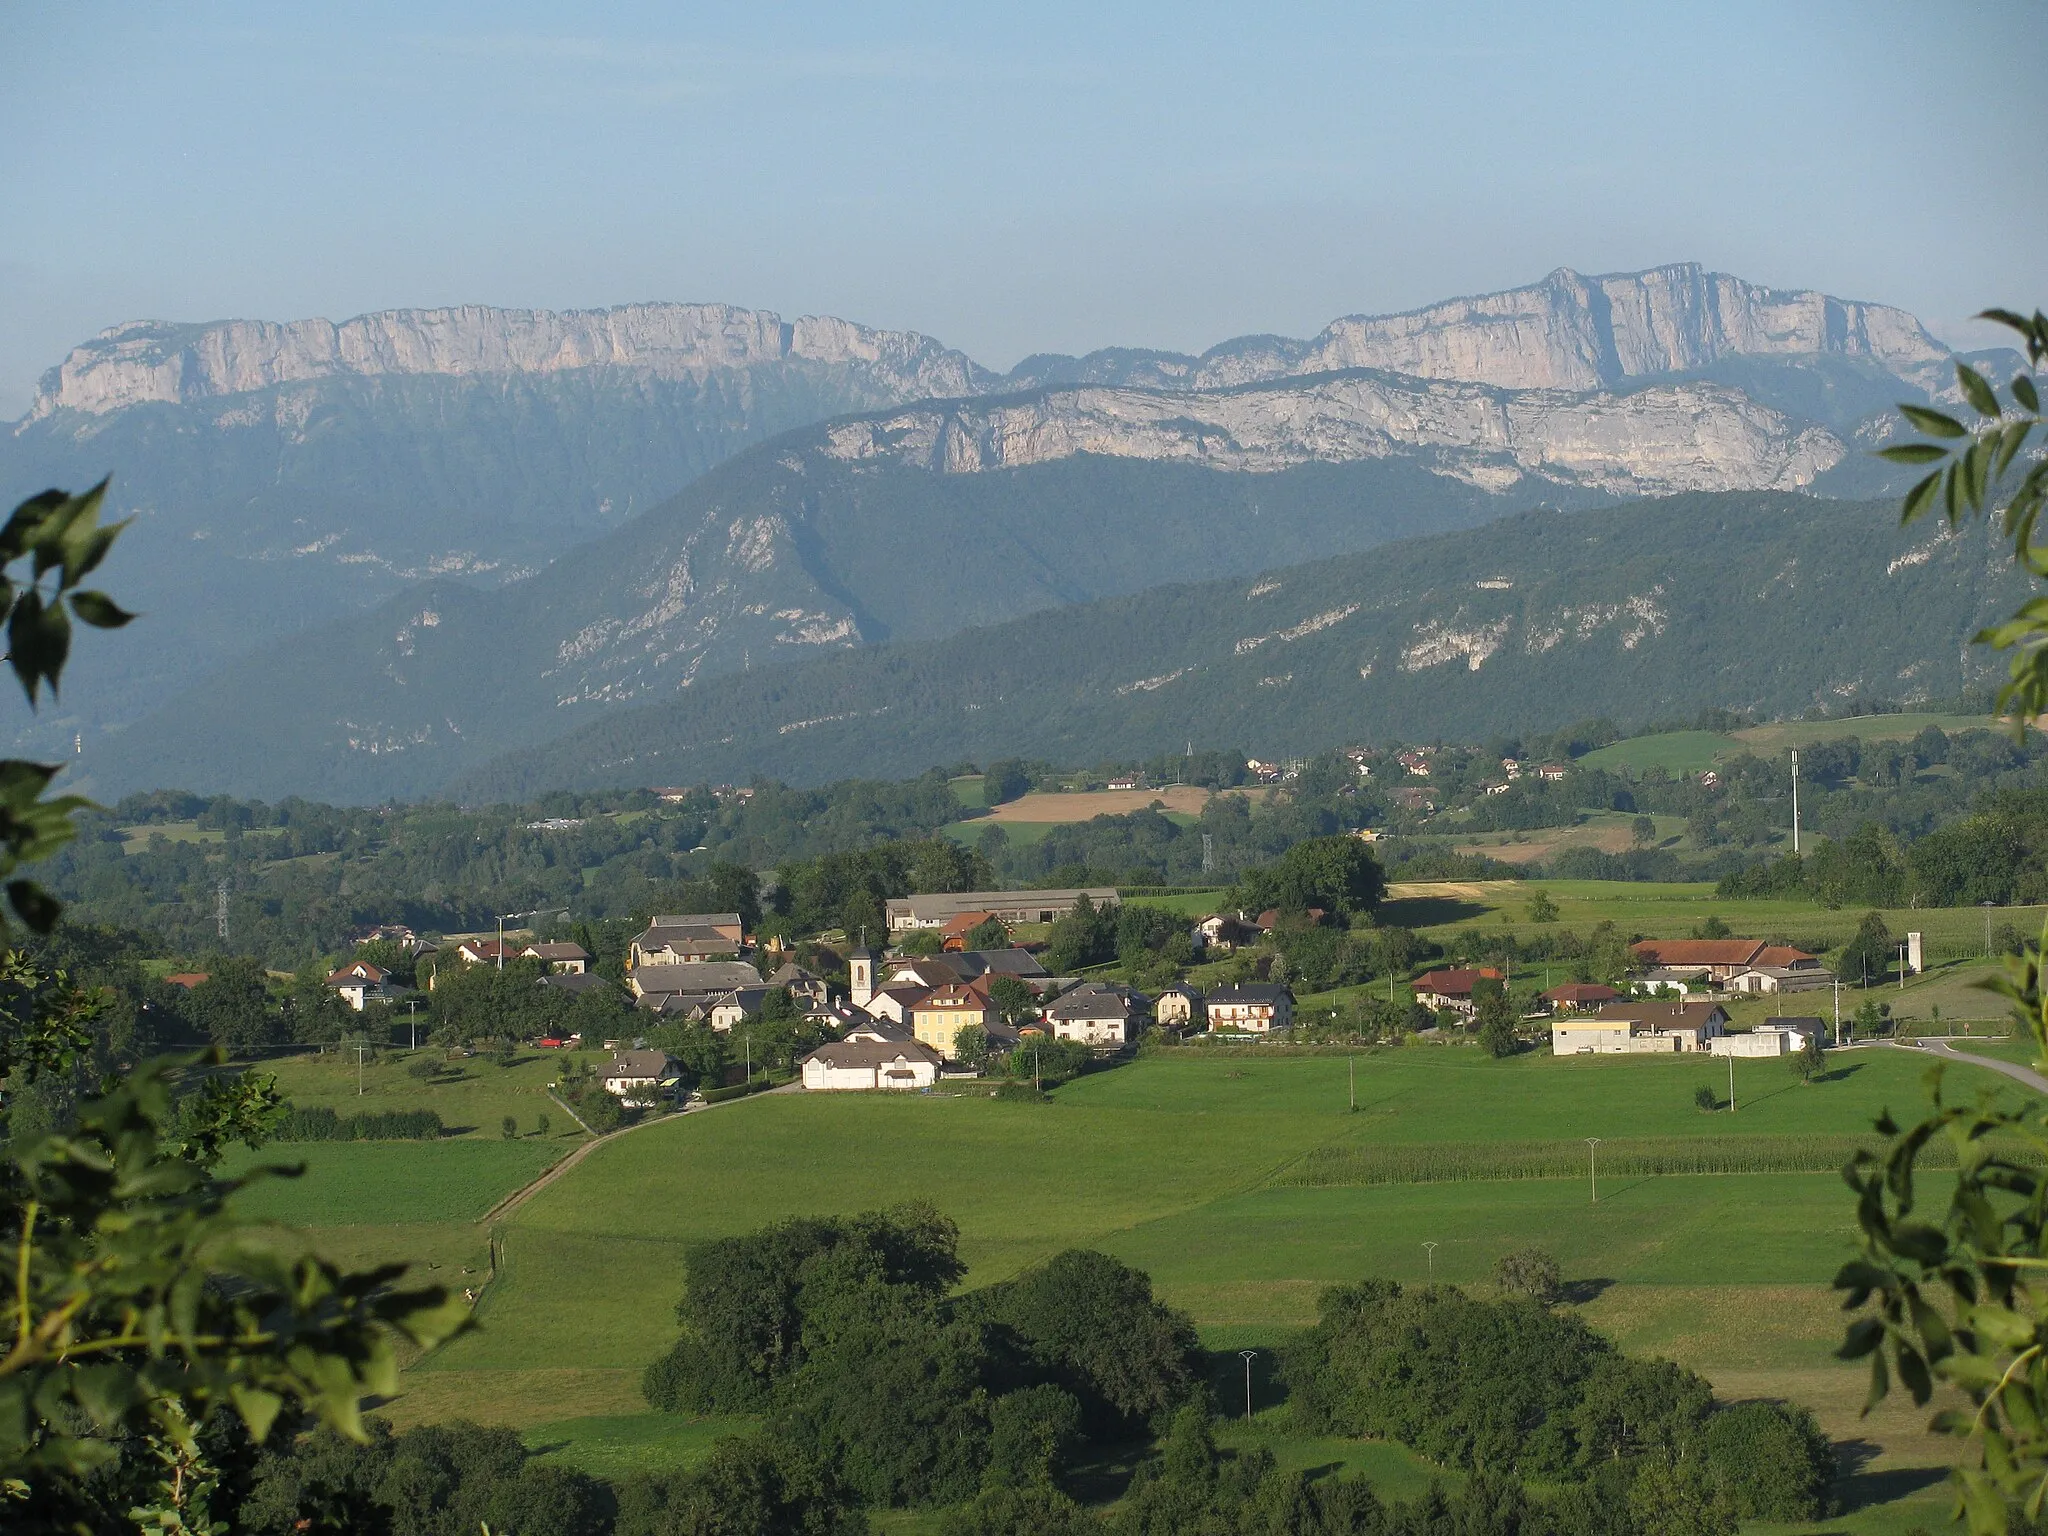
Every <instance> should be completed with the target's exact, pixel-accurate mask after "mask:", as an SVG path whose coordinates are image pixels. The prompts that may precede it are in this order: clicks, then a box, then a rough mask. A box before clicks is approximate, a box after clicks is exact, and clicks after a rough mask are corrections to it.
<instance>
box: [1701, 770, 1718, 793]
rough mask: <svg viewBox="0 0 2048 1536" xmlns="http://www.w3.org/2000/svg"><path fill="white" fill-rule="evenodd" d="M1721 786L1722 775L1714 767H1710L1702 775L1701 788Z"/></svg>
mask: <svg viewBox="0 0 2048 1536" xmlns="http://www.w3.org/2000/svg"><path fill="white" fill-rule="evenodd" d="M1720 787H1721V775H1719V774H1718V773H1716V772H1714V770H1713V769H1711V768H1709V769H1708V770H1707V771H1706V772H1705V773H1703V774H1701V775H1700V788H1701V789H1719V788H1720Z"/></svg>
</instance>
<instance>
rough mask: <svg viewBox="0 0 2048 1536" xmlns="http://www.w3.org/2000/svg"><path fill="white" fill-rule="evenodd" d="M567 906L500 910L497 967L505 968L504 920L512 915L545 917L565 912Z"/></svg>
mask: <svg viewBox="0 0 2048 1536" xmlns="http://www.w3.org/2000/svg"><path fill="white" fill-rule="evenodd" d="M568 910H569V909H568V908H567V907H535V908H534V909H533V910H532V911H531V912H501V913H499V914H498V969H499V970H501V971H502V970H503V969H505V920H506V919H507V918H513V917H546V916H551V915H553V914H554V913H556V912H567V911H568Z"/></svg>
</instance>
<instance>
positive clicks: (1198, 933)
mask: <svg viewBox="0 0 2048 1536" xmlns="http://www.w3.org/2000/svg"><path fill="white" fill-rule="evenodd" d="M1258 938H1259V930H1258V929H1257V928H1255V927H1254V926H1252V925H1251V924H1250V923H1247V922H1245V921H1244V920H1243V919H1242V918H1240V917H1238V916H1236V915H1235V914H1234V913H1229V912H1218V913H1216V914H1215V915H1214V916H1213V917H1205V918H1203V919H1202V920H1201V921H1200V922H1199V923H1197V924H1195V931H1194V940H1195V947H1196V948H1197V949H1209V948H1212V947H1213V948H1215V949H1220V950H1223V951H1225V952H1226V953H1227V952H1228V951H1230V950H1233V949H1235V948H1237V946H1238V945H1240V944H1252V943H1256V942H1257V941H1258Z"/></svg>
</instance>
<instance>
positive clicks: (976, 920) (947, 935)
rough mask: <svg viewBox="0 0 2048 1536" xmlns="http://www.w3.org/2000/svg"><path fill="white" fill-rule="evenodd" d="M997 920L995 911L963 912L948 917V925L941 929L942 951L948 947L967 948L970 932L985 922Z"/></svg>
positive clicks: (940, 943)
mask: <svg viewBox="0 0 2048 1536" xmlns="http://www.w3.org/2000/svg"><path fill="white" fill-rule="evenodd" d="M995 920H996V915H995V913H993V912H962V913H959V914H958V915H957V916H955V917H952V918H949V919H947V922H946V926H945V927H943V928H941V929H940V930H939V949H940V950H941V951H942V952H943V951H945V950H948V949H965V948H966V947H967V935H968V934H970V933H972V932H974V930H975V929H977V928H979V927H980V926H981V925H982V924H983V923H992V922H994V921H995Z"/></svg>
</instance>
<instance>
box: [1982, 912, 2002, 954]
mask: <svg viewBox="0 0 2048 1536" xmlns="http://www.w3.org/2000/svg"><path fill="white" fill-rule="evenodd" d="M1979 905H1981V906H1982V907H1983V908H1984V958H1985V959H1986V960H1989V959H1990V958H1991V909H1992V908H1993V907H1995V906H1997V905H1998V903H1997V902H1995V901H1986V902H1981V903H1979Z"/></svg>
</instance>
